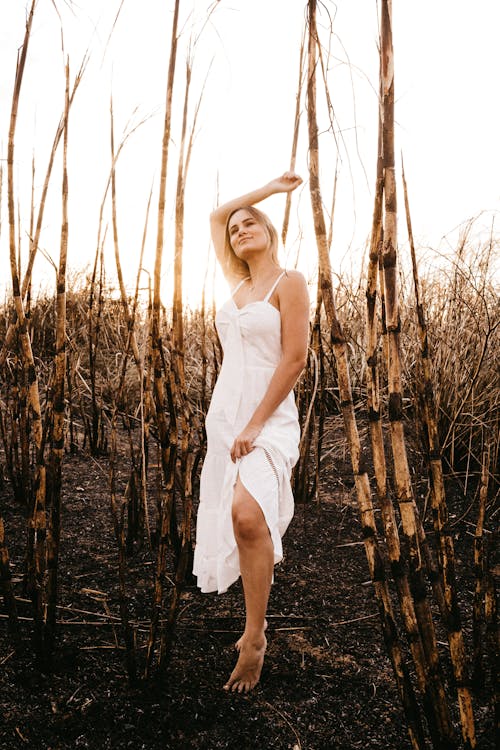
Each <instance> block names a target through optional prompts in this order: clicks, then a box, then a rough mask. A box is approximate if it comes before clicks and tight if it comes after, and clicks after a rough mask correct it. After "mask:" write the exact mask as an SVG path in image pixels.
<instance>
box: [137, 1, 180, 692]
mask: <svg viewBox="0 0 500 750" xmlns="http://www.w3.org/2000/svg"><path fill="white" fill-rule="evenodd" d="M178 18H179V0H175V5H174V16H173V20H172V33H171V42H170V58H169V64H168V74H167V92H166V103H165V120H164V125H163V141H162V156H161V175H160V186H159V195H158V224H157V234H156V253H155V264H154V283H153V307H152V311H151V312H152V315H151V347H152V351H151V362H152V370H153V396H154V401H155V408H156V422H157V426H158V433H159V442H160V453H161V464H162V469H163V475H164V476H165V477H167V487H166V488H165V491H164V492H163V493H162V498H161V504H160V514H159V529H160V535H159V536H160V539H159V545H158V556H157V563H156V574H155V587H154V597H153V605H152V614H151V626H150V631H149V639H148V645H147V656H146V669H145V676H146V677H147V676H148V673H149V669H150V666H151V660H152V657H153V651H154V645H155V640H156V633H157V628H158V621H159V616H160V612H161V606H162V601H163V581H164V577H165V570H166V552H167V537H168V532H169V527H168V518H167V512H166V511H167V508H166V505H167V502H168V495H169V494H170V491H171V489H173V486H174V475H175V452H176V446H177V428H176V414H175V406H174V404H173V401H172V400H170V403H169V407H170V429H169V428H168V426H167V419H166V406H167V403H166V398H165V386H164V383H163V376H162V373H163V366H162V359H163V357H162V354H163V343H162V338H161V329H160V307H161V301H160V284H161V266H162V256H163V242H164V233H165V201H166V187H167V166H168V147H169V144H170V131H171V121H172V94H173V87H174V75H175V64H176V59H177V22H178ZM166 390H167V397H168V396H169V388H168V386H167V389H166ZM169 485H171V486H169Z"/></svg>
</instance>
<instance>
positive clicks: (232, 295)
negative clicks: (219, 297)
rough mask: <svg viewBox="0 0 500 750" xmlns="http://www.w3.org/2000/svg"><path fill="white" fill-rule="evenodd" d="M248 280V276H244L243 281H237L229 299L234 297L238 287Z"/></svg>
mask: <svg viewBox="0 0 500 750" xmlns="http://www.w3.org/2000/svg"><path fill="white" fill-rule="evenodd" d="M249 278H250V276H245V278H244V279H241V281H239V282H238V283H237V284H236V286H235V287H234V289H233V291H232V292H231V297H234V295H235V294H236V292H237V291H238V289H239V288H240V286H242V285H243V284H244V283H245V281H247V280H248V279H249Z"/></svg>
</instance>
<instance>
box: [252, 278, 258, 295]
mask: <svg viewBox="0 0 500 750" xmlns="http://www.w3.org/2000/svg"><path fill="white" fill-rule="evenodd" d="M257 285H258V283H257V282H255V281H254V282H253V283H252V276H251V275H250V291H251V292H254V291H255V287H256V286H257Z"/></svg>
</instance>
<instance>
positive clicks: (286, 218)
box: [281, 28, 306, 246]
mask: <svg viewBox="0 0 500 750" xmlns="http://www.w3.org/2000/svg"><path fill="white" fill-rule="evenodd" d="M305 34H306V29H305V28H304V35H303V37H302V41H301V43H300V55H299V80H298V83H297V94H296V96H295V116H294V120H293V138H292V153H291V156H290V171H291V172H294V171H295V162H296V160H297V148H298V144H299V130H300V107H301V101H302V85H303V82H304V65H305ZM291 207H292V193H291V192H288V193H287V194H286V203H285V215H284V217H283V226H282V229H281V241H282V242H283V246H285V245H286V238H287V234H288V223H289V221H290V210H291Z"/></svg>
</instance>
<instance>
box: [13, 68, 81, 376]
mask: <svg viewBox="0 0 500 750" xmlns="http://www.w3.org/2000/svg"><path fill="white" fill-rule="evenodd" d="M87 62H88V58H87V56H85V57H84V59H83V61H82V64H81V66H80V69H79V71H78V73H77V75H76V77H75V81H74V84H73V89H72V91H71V95H70V101H69V108H71V104H72V102H73V99H74V97H75V94H76V92H77V89H78V86H79V85H80V82H81V80H82V77H83V74H84V72H85V68H86V65H87ZM64 121H65V118H64V116H61V118H60V120H59V123H58V126H57V129H56V133H55V136H54V140H53V143H52V149H51V152H50V156H49V162H48V165H47V170H46V173H45V179H44V182H43V187H42V192H41V196H40V207H39V209H38V214H37V219H36V224H35V225H34V232H33V229H32V225H33V219H32V218H31V217H30V250H29V257H28V263H27V266H26V271H25V273H24V276H23V281H22V286H21V296H22V298H23V300H24V298H25V297H26V295H27V294H28V291H29V289H30V285H31V275H32V272H33V265H34V262H35V257H36V253H37V250H38V244H39V241H40V234H41V231H42V225H43V217H44V212H45V204H46V199H47V192H48V189H49V185H50V180H51V176H52V168H53V166H54V160H55V157H56V153H57V149H58V146H59V143H60V141H61V138H62V134H63V130H64ZM33 168H34V167H33ZM32 209H33V210H32V212H31V214H32V216H33V211H34V205H33V197H32ZM15 326H16V317H15V311H14V319H13V320H11V321H10V323H9V327H8V329H7V333H6V335H5V340H4V342H3V345H2V348H1V350H0V367H1V366H2V365H3V364H4V363H5V359H6V357H7V354H8V351H9V348H10V347H11V345H12V341H13V336H14V331H15Z"/></svg>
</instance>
